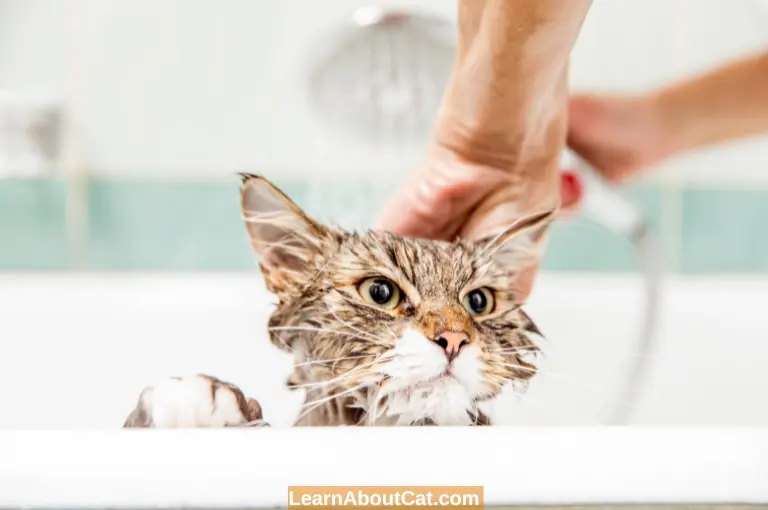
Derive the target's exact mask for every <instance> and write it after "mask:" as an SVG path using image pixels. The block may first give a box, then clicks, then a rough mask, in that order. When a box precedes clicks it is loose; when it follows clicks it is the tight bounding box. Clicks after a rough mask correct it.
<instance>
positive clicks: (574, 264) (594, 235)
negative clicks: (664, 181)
mask: <svg viewBox="0 0 768 510" xmlns="http://www.w3.org/2000/svg"><path fill="white" fill-rule="evenodd" d="M626 196H627V198H628V199H630V200H631V201H632V202H633V203H634V204H636V205H637V206H638V207H639V208H640V209H641V210H642V211H643V213H644V214H645V217H646V218H647V219H648V222H649V226H650V232H651V234H652V235H654V236H656V237H658V236H659V232H660V225H661V190H660V189H659V188H656V187H642V188H634V189H629V190H627V191H626ZM662 256H663V255H662ZM638 267H639V262H638V257H637V253H636V251H635V247H634V245H633V243H632V242H631V241H630V240H629V239H627V238H625V237H623V236H621V235H618V234H617V233H615V232H613V231H611V230H609V229H608V228H607V227H605V226H603V225H602V224H600V223H599V222H597V221H595V220H593V219H589V218H584V217H582V216H577V217H575V218H572V219H568V220H564V221H562V222H561V223H556V224H555V225H554V227H553V228H552V232H551V235H550V240H549V244H548V246H547V252H546V254H545V257H544V261H543V264H542V269H543V270H550V271H617V272H619V271H634V270H636V269H637V268H638Z"/></svg>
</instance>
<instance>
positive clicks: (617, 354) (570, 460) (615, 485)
mask: <svg viewBox="0 0 768 510" xmlns="http://www.w3.org/2000/svg"><path fill="white" fill-rule="evenodd" d="M641 292H642V286H641V281H640V280H639V279H637V278H634V277H629V276H625V277H618V276H604V275H603V276H599V275H593V276H591V275H579V276H576V275H560V274H545V275H543V276H542V277H541V279H540V281H539V284H538V286H537V288H536V293H535V295H534V296H533V299H532V302H531V305H530V307H529V311H530V313H531V315H532V316H533V317H534V318H536V320H537V321H538V323H539V325H540V327H541V328H542V330H543V331H544V332H545V333H546V334H547V336H548V338H549V339H548V347H547V352H548V356H547V358H546V359H545V360H544V364H543V370H542V374H541V375H540V376H539V377H538V379H537V380H536V381H535V383H534V384H533V385H532V387H531V390H530V394H529V395H528V397H526V398H524V399H517V398H515V397H514V396H507V397H505V398H504V399H502V400H501V401H500V402H499V403H498V404H497V405H496V406H495V407H496V413H497V422H498V423H499V424H508V425H528V426H531V425H559V426H560V427H555V428H553V427H535V428H531V427H525V428H523V427H517V428H510V427H494V428H491V429H486V428H475V429H472V428H461V429H452V428H447V429H440V430H435V429H434V428H431V427H430V428H426V429H419V430H416V429H361V430H355V431H349V430H342V429H333V430H331V429H329V430H320V429H303V430H299V429H294V430H264V429H257V430H250V429H249V430H220V431H174V432H165V431H128V430H118V428H119V427H120V425H121V424H122V422H123V420H124V418H125V417H126V414H127V413H128V412H129V411H130V410H131V409H132V407H133V406H134V405H135V400H136V398H137V396H138V393H139V391H140V390H141V389H142V388H143V387H144V386H145V385H147V384H149V383H152V382H154V381H156V380H158V379H161V378H164V377H167V376H169V375H181V374H188V373H195V372H207V373H211V374H214V375H217V376H219V377H221V378H224V379H228V380H230V381H233V382H235V383H237V384H238V385H240V386H241V387H242V388H243V389H244V390H245V392H246V393H247V394H248V395H251V396H253V397H256V398H257V399H258V400H259V401H260V402H261V403H262V405H263V407H264V409H265V414H266V417H267V419H268V421H269V422H271V423H272V424H273V426H277V427H279V426H287V425H289V424H290V423H291V421H292V419H293V418H294V416H295V415H296V413H297V411H298V406H299V405H300V399H301V395H299V394H296V393H291V392H288V391H286V390H285V389H284V388H283V381H284V379H285V377H286V375H287V373H288V370H289V366H290V363H289V360H288V358H287V357H286V356H285V355H283V354H280V353H278V352H277V351H276V350H275V349H274V348H273V347H271V346H270V345H269V344H268V342H267V341H266V339H265V333H264V325H265V321H266V318H267V315H268V313H269V308H270V307H269V303H270V297H269V296H268V295H267V294H266V293H265V292H264V289H263V287H262V284H261V281H260V279H259V276H258V275H255V274H251V275H244V274H226V275H214V274H211V275H201V274H195V275H182V274H176V275H166V274H121V275H113V274H87V275H77V274H67V275H57V274H50V275H41V274H5V275H0V404H1V405H0V429H5V430H0V507H6V508H14V507H27V508H30V507H51V508H54V507H58V508H62V507H81V508H85V507H91V508H99V507H101V508H104V507H110V508H116V507H132V508H140V507H150V506H152V507H157V506H165V507H169V506H170V507H178V506H197V507H202V506H207V507H221V508H223V507H225V506H229V507H232V506H239V507H241V508H243V507H251V508H253V507H259V506H261V507H267V506H269V507H274V506H285V504H286V502H287V492H286V487H287V486H288V485H301V484H305V485H327V484H336V485H410V486H413V485H454V484H463V485H472V484H478V485H483V486H485V494H486V503H488V504H526V503H553V504H558V503H559V504H566V503H651V502H656V503H696V502H701V503H768V483H766V480H768V429H761V428H759V427H764V426H765V425H768V397H767V396H766V390H768V370H766V369H765V367H766V366H768V341H767V340H768V325H766V324H765V323H764V320H763V317H764V316H765V312H764V311H763V307H764V303H766V302H768V282H766V281H755V280H754V279H752V281H746V280H744V281H739V280H737V279H734V278H729V279H715V278H675V279H673V280H670V281H668V283H667V286H666V290H665V293H664V305H663V311H664V314H663V317H662V324H661V332H660V333H661V334H660V349H659V351H658V353H657V355H656V356H655V357H654V359H653V361H654V364H653V371H652V374H651V375H652V377H651V378H650V381H649V384H648V385H647V387H646V388H645V391H644V393H643V395H642V399H640V401H639V402H638V403H637V406H636V409H635V411H636V413H635V415H634V423H636V424H641V425H655V426H657V427H654V428H647V427H642V428H635V427H631V428H612V427H607V428H598V427H586V428H585V427H583V426H584V425H597V424H599V423H600V422H601V420H602V416H603V415H602V412H603V411H604V410H605V409H606V408H607V407H609V406H610V404H612V403H613V397H615V395H614V390H615V389H616V387H617V385H618V383H619V382H620V381H621V380H622V379H621V376H622V375H624V373H625V371H626V367H627V366H628V363H629V362H631V361H632V356H633V355H634V350H635V349H636V346H635V341H636V335H635V332H636V329H637V325H638V322H639V321H640V320H641V318H642V317H641V313H640V311H641V307H640V306H641V302H642V299H641V297H642V294H641ZM736 425H740V426H751V427H750V428H743V427H739V428H732V427H730V428H722V427H721V426H736ZM658 426H667V427H666V428H659V427H658ZM668 426H676V427H674V428H668ZM679 426H686V428H680V427H679ZM701 426H709V428H702V427H701ZM688 427H690V428H688ZM8 429H69V430H56V431H54V430H47V431H46V430H36V431H35V430H31V431H30V430H24V431H19V430H15V431H14V430H8ZM73 429H80V430H73ZM82 429H91V430H82ZM93 429H102V430H93ZM110 429H111V430H110ZM350 433H351V434H357V436H356V437H355V438H352V436H350V435H349V434H350ZM349 440H352V441H353V442H354V443H355V444H363V445H368V446H369V448H370V449H371V451H373V452H378V453H376V455H377V457H376V459H377V460H376V462H375V463H373V464H371V465H363V464H360V462H359V461H354V462H353V460H354V459H353V457H355V454H352V453H350V452H349V451H348V448H347V447H346V446H344V445H345V444H348V443H346V442H345V441H349ZM446 444H451V445H452V447H451V448H446V447H445V445H446ZM382 445H392V448H391V449H390V448H387V449H386V451H385V450H383V449H382ZM297 458H302V459H303V460H301V461H300V462H297V461H296V459H297ZM355 458H356V457H355ZM414 459H415V460H416V461H418V462H414ZM421 460H428V461H429V465H431V466H443V468H441V469H440V470H431V469H427V468H425V467H424V466H425V464H424V463H423V462H421Z"/></svg>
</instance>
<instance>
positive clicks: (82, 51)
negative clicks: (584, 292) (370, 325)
mask: <svg viewBox="0 0 768 510" xmlns="http://www.w3.org/2000/svg"><path fill="white" fill-rule="evenodd" d="M372 3H373V4H384V5H402V4H401V3H397V2H394V1H390V0H381V1H380V2H379V1H362V0H338V1H335V2H333V6H334V8H329V7H328V5H327V3H324V2H316V1H315V0H285V1H282V2H266V1H253V0H227V1H226V2H213V1H212V0H166V1H163V2H160V3H158V2H155V1H153V0H131V1H128V0H114V1H110V2H103V1H101V0H62V1H60V2H29V1H27V0H3V1H2V2H0V89H9V90H18V91H38V92H39V91H42V92H46V93H50V94H52V95H53V96H60V97H68V98H69V100H70V103H67V107H68V113H69V115H70V120H72V124H71V125H74V126H75V127H76V128H77V129H76V131H75V133H74V134H75V135H76V136H75V137H74V139H75V140H76V141H79V145H78V146H77V147H75V150H76V151H77V152H78V153H80V154H82V156H83V161H82V162H81V163H82V164H83V165H84V166H85V167H86V168H87V170H88V173H89V175H90V176H91V178H90V180H89V181H88V185H87V187H86V191H87V193H86V195H85V196H86V198H85V200H86V201H87V204H85V205H87V212H88V216H87V217H79V216H78V211H79V210H80V209H79V208H78V207H74V208H73V207H69V208H68V205H70V206H71V205H73V204H72V203H71V202H70V203H69V204H68V201H67V200H68V198H67V185H66V184H65V180H64V178H65V173H66V171H65V170H62V171H60V172H57V173H56V174H55V175H54V176H53V177H52V178H50V179H45V180H34V181H15V180H3V179H2V178H0V269H66V268H73V269H82V268H93V269H158V270H160V269H174V270H186V269H189V270H194V269H221V270H229V269H249V268H252V267H254V262H253V260H252V258H251V256H250V253H249V248H248V246H247V243H246V242H245V234H244V231H243V228H242V225H241V220H240V217H239V211H238V210H237V203H238V200H237V186H238V179H237V177H236V176H235V175H234V172H236V171H242V170H247V171H268V172H269V175H270V177H272V178H273V179H274V180H276V181H277V182H279V183H283V184H284V185H285V187H286V190H287V191H288V192H289V193H290V194H292V195H293V196H295V197H296V199H297V201H298V202H299V203H300V204H302V205H304V206H306V207H307V208H308V209H309V210H310V211H311V212H313V213H316V214H317V215H319V216H320V217H321V219H325V220H329V221H335V222H338V223H340V224H341V225H343V226H347V227H350V228H363V227H365V226H367V225H369V224H370V223H371V221H372V219H373V217H374V215H375V214H376V211H378V210H379V208H380V206H381V205H382V204H383V203H384V201H385V200H386V197H387V196H388V193H389V192H390V191H391V190H392V189H393V188H394V186H395V185H396V183H397V182H400V181H401V180H402V178H403V176H404V175H405V174H406V173H407V172H408V171H409V170H410V169H412V168H414V167H415V166H416V165H418V163H419V160H420V158H421V154H422V148H421V145H416V146H411V147H401V148H392V147H388V148H382V147H378V148H377V147H365V146H362V145H360V144H357V143H351V142H350V141H349V140H347V139H345V138H343V137H338V136H335V135H334V134H332V133H330V131H329V130H328V129H327V128H326V126H325V125H324V124H323V122H321V121H320V120H319V119H318V118H317V117H316V116H315V115H314V114H313V113H312V111H311V110H310V108H309V107H308V105H307V103H306V83H307V82H306V78H307V76H306V75H307V66H306V64H307V58H308V56H309V54H310V53H311V52H310V50H311V49H316V47H317V46H319V45H321V44H320V43H321V42H322V41H324V40H325V35H327V34H328V32H327V31H328V30H329V29H332V28H334V27H338V26H339V25H338V24H339V23H340V22H342V20H344V19H345V16H347V15H348V14H349V13H350V11H351V9H353V8H355V7H358V6H361V5H365V4H372ZM456 3H457V2H456V0H450V1H448V0H419V1H418V2H416V1H414V2H409V5H412V6H419V7H421V8H424V9H429V10H430V11H433V12H436V13H441V14H444V15H446V16H452V15H453V14H454V13H455V10H456ZM766 26H768V0H744V1H741V2H724V0H622V1H621V2H616V1H613V0H596V1H595V4H594V7H593V9H592V11H591V12H590V14H589V17H588V19H587V22H586V23H585V26H584V29H583V31H582V33H581V36H580V38H579V41H578V43H577V46H576V48H575V51H574V54H573V62H572V66H571V81H572V84H573V87H574V89H576V90H608V91H611V92H622V91H623V92H640V91H644V90H649V89H651V88H654V87H658V86H661V85H663V84H665V83H669V82H670V81H672V80H675V79H679V78H682V77H684V76H688V75H690V74H691V73H694V72H698V71H701V70H703V69H705V68H707V67H711V66H714V65H717V64H718V63H720V62H723V61H725V60H727V59H729V58H733V57H734V56H737V55H741V54H744V53H748V52H751V51H754V50H756V49H759V48H766V47H768V30H766V29H765V27H766ZM137 34H141V37H137ZM385 174H386V177H382V175H385ZM371 175H375V176H376V178H377V179H378V180H377V181H376V183H375V184H374V183H372V182H371V181H369V180H368V179H369V178H370V176H371ZM766 183H768V138H765V137H764V138H759V139H754V140H751V141H746V142H743V143H740V144H734V145H731V146H728V147H723V148H716V149H712V150H709V151H705V152H701V153H699V154H692V155H688V156H685V157H680V158H677V159H675V160H674V161H670V162H668V163H667V164H665V165H664V167H663V168H660V169H658V170H657V171H656V172H655V173H654V175H653V176H652V177H651V178H649V179H647V180H645V181H644V182H643V183H642V184H638V185H636V186H635V187H633V188H632V189H629V190H627V193H628V194H629V195H630V196H631V197H632V199H633V200H635V201H636V202H637V203H638V204H639V205H640V206H641V207H642V208H643V209H644V210H645V211H646V213H647V214H648V217H649V218H650V219H651V221H652V222H653V224H654V225H655V228H656V232H657V234H658V237H659V240H660V244H661V249H662V251H663V252H664V260H665V262H666V265H667V267H668V268H669V269H671V270H674V271H683V272H765V271H768V205H766V204H768V186H766ZM70 191H71V190H70ZM72 197H73V195H70V200H74V198H72ZM75 205H76V204H75ZM81 220H84V222H85V226H86V227H87V228H86V229H84V230H82V231H80V230H78V229H79V226H80V225H79V221H81ZM81 234H82V236H83V237H81ZM633 267H634V256H633V251H632V247H631V245H630V244H629V243H627V242H626V241H625V240H623V239H621V238H619V237H617V236H615V235H614V234H612V233H610V232H608V231H606V230H605V229H602V228H601V227H600V226H599V225H596V224H594V223H592V222H589V221H586V220H580V219H577V220H573V221H569V222H565V223H562V224H559V225H558V226H557V227H556V229H555V232H554V234H553V237H552V240H551V243H550V247H549V251H548V254H547V258H546V262H545V268H546V269H550V270H628V269H631V268H633Z"/></svg>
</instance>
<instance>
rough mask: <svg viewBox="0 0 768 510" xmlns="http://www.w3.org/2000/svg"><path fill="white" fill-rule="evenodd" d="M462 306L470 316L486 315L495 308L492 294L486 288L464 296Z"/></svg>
mask: <svg viewBox="0 0 768 510" xmlns="http://www.w3.org/2000/svg"><path fill="white" fill-rule="evenodd" d="M462 304H463V305H464V308H466V309H467V311H468V312H469V313H471V314H472V315H487V314H489V313H491V312H492V311H493V307H494V306H495V303H494V300H493V292H492V291H491V289H489V288H488V287H481V288H479V289H475V290H473V291H471V292H469V293H467V295H466V296H464V302H463V303H462Z"/></svg>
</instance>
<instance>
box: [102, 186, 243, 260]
mask: <svg viewBox="0 0 768 510" xmlns="http://www.w3.org/2000/svg"><path fill="white" fill-rule="evenodd" d="M238 189H239V182H238V181H237V179H233V180H232V182H231V183H220V182H209V183H200V182H125V181H123V182H118V181H107V180H95V181H92V182H91V184H90V186H89V206H90V224H89V239H88V264H89V267H90V268H94V269H148V270H153V269H158V270H159V269H163V270H230V269H246V270H247V269H255V268H256V262H255V259H254V257H253V256H252V254H251V248H250V245H249V243H248V241H247V236H246V232H245V228H244V226H243V222H242V219H241V213H240V208H239V199H238V196H239V192H238Z"/></svg>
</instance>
